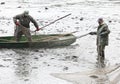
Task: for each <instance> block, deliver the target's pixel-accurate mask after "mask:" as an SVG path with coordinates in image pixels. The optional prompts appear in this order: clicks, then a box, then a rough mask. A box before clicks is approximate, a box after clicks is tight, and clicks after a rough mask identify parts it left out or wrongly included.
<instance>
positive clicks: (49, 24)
mask: <svg viewBox="0 0 120 84" xmlns="http://www.w3.org/2000/svg"><path fill="white" fill-rule="evenodd" d="M69 15H71V13H70V14H67V15H65V16H63V17H60V18H58V19H56V20H54V21H53V22H51V23H49V24H47V25H45V26H43V27H41V28H40V29H42V28H45V27H47V26H49V25H51V24H53V23H55V22H56V21H58V20H61V19H63V18H65V17H67V16H69Z"/></svg>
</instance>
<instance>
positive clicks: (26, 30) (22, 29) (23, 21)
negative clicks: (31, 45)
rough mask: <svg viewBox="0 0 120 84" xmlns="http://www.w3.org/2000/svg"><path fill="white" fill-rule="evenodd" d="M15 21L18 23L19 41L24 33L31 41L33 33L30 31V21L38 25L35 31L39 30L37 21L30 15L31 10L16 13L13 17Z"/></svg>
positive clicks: (17, 35) (17, 37)
mask: <svg viewBox="0 0 120 84" xmlns="http://www.w3.org/2000/svg"><path fill="white" fill-rule="evenodd" d="M13 21H14V23H15V25H16V30H15V38H16V41H17V42H19V41H20V38H21V36H22V35H23V34H24V35H25V36H26V37H27V39H28V41H29V42H31V41H32V38H31V33H30V22H32V23H33V24H34V26H35V27H36V30H35V31H39V30H40V29H39V27H38V24H37V22H36V21H35V20H34V19H33V18H32V17H31V16H30V15H29V11H24V12H23V13H22V14H19V15H16V16H15V17H13Z"/></svg>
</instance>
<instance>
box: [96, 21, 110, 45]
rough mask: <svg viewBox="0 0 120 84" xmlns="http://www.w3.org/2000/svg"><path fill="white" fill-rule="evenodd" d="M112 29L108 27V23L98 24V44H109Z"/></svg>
mask: <svg viewBox="0 0 120 84" xmlns="http://www.w3.org/2000/svg"><path fill="white" fill-rule="evenodd" d="M109 33H110V30H109V29H108V25H107V24H105V23H104V24H102V25H99V26H98V29H97V32H96V34H97V46H99V45H104V46H105V45H108V40H109Z"/></svg>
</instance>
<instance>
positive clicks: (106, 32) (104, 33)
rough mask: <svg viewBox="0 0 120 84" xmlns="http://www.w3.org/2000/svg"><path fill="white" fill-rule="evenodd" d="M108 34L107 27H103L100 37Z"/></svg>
mask: <svg viewBox="0 0 120 84" xmlns="http://www.w3.org/2000/svg"><path fill="white" fill-rule="evenodd" d="M109 33H110V30H109V29H108V26H107V25H105V27H104V30H103V32H101V34H100V35H102V36H104V35H108V34H109Z"/></svg>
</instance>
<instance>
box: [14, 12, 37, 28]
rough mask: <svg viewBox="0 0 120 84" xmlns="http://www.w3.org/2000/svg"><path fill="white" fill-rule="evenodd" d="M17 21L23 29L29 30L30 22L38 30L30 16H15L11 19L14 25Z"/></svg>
mask: <svg viewBox="0 0 120 84" xmlns="http://www.w3.org/2000/svg"><path fill="white" fill-rule="evenodd" d="M17 20H19V23H20V24H21V25H22V26H24V27H27V28H30V22H32V23H33V24H34V26H35V27H36V28H38V24H37V22H36V21H35V20H34V19H33V18H32V17H31V16H30V15H27V16H24V14H19V15H16V16H15V17H13V21H14V23H15V22H16V21H17Z"/></svg>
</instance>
